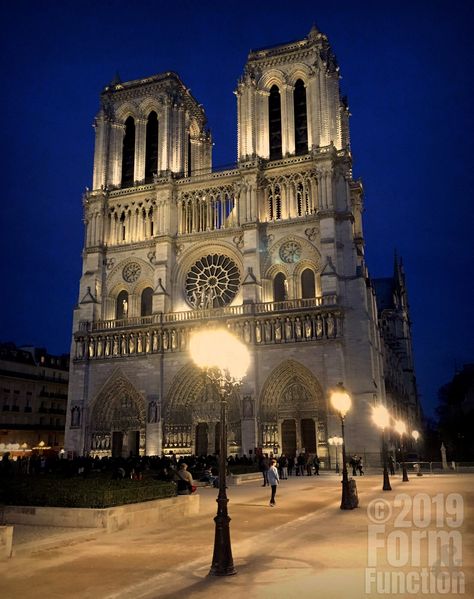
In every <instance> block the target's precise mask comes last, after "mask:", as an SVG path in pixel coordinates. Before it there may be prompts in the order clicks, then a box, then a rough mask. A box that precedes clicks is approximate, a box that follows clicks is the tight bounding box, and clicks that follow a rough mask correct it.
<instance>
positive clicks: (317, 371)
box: [65, 27, 417, 466]
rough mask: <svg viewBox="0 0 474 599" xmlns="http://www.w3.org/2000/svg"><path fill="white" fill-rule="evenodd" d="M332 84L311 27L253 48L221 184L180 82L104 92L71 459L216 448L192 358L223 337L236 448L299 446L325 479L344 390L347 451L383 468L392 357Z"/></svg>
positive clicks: (195, 109)
mask: <svg viewBox="0 0 474 599" xmlns="http://www.w3.org/2000/svg"><path fill="white" fill-rule="evenodd" d="M339 79H340V76H339V68H338V66H337V63H336V59H335V57H334V55H333V53H332V51H331V48H330V46H329V43H328V40H327V38H326V36H325V35H324V34H322V33H321V32H319V31H318V30H317V29H316V28H315V27H313V28H312V29H311V31H310V33H309V34H308V36H307V37H306V38H304V39H302V40H300V41H296V42H292V43H287V44H282V45H279V46H276V47H272V48H269V49H262V50H258V51H255V52H251V53H250V54H249V57H248V60H247V64H246V66H245V69H244V73H243V75H242V77H241V79H240V80H239V82H238V85H237V90H236V97H237V137H238V157H237V158H238V160H237V163H236V165H235V167H234V168H228V169H224V170H223V169H213V166H212V141H211V136H210V133H209V130H208V129H207V127H206V117H205V114H204V110H203V108H202V106H201V105H200V104H198V102H197V101H196V100H195V98H194V97H193V96H192V95H191V93H190V91H189V90H188V89H187V88H186V86H185V85H184V84H183V82H182V81H181V80H180V78H179V76H178V75H177V74H175V73H172V72H168V73H163V74H160V75H156V76H152V77H149V78H146V79H140V80H136V81H130V82H121V81H118V80H116V81H114V82H112V83H111V84H110V85H108V86H107V87H106V88H105V89H104V91H103V92H102V94H101V107H100V111H99V113H98V115H97V117H96V120H95V157H94V173H93V186H92V189H91V190H88V191H87V193H86V194H85V195H84V198H83V203H84V219H85V228H86V234H85V245H84V252H83V271H82V277H81V281H80V292H79V303H78V305H77V307H76V309H75V311H74V323H73V340H72V347H71V370H70V390H69V403H68V420H67V425H66V447H65V448H66V450H68V451H70V452H75V453H76V454H79V455H81V454H88V455H98V456H104V455H113V456H120V455H121V456H128V455H131V454H132V455H138V454H141V455H144V454H146V455H156V454H161V453H162V452H165V453H167V452H170V451H173V452H174V453H178V454H179V453H182V454H189V453H197V454H206V453H213V452H214V451H215V449H216V448H217V447H218V439H219V434H220V425H219V404H218V401H217V398H216V395H215V392H214V391H213V389H212V388H209V386H208V385H206V382H205V379H204V377H203V374H202V372H200V371H199V370H198V369H197V368H196V367H195V366H194V365H193V362H192V360H191V357H190V355H189V351H188V343H189V337H190V334H191V333H192V332H193V331H195V330H198V329H201V328H202V327H206V326H217V325H219V326H223V327H227V328H228V329H229V330H230V331H232V332H233V333H235V335H237V336H238V337H239V338H240V339H242V340H243V342H244V343H245V344H246V345H247V347H248V349H249V351H250V354H251V366H250V369H249V371H248V374H247V376H246V377H245V379H244V380H243V383H242V385H241V387H240V388H239V389H237V390H236V391H235V392H234V394H233V396H232V397H231V398H230V401H229V405H228V442H229V448H228V449H229V452H230V453H235V454H243V453H246V454H247V455H248V454H249V453H251V452H254V451H255V450H256V448H261V449H262V450H263V451H274V452H277V453H285V454H287V455H289V454H295V453H296V452H299V451H302V450H305V451H307V452H309V453H317V454H318V455H319V457H320V459H321V461H322V462H323V464H325V465H326V466H327V465H328V464H329V462H330V459H331V455H330V452H329V449H330V446H329V445H328V437H330V436H331V435H335V434H337V435H338V434H340V421H339V419H338V417H337V416H336V415H335V414H334V413H333V412H332V411H331V408H330V404H329V393H330V390H331V389H332V388H333V387H334V386H335V385H336V384H337V383H339V382H343V384H344V386H345V387H346V388H347V389H348V391H349V392H350V394H351V396H352V409H351V411H350V412H349V414H348V415H347V417H346V431H347V440H346V442H347V446H348V451H354V452H358V453H359V454H361V455H366V456H370V455H378V453H379V450H380V436H379V433H378V432H377V431H376V430H374V427H373V425H372V422H371V418H370V412H371V406H372V405H373V403H374V402H375V401H382V402H384V403H385V402H387V397H386V391H385V379H384V360H385V358H384V344H383V337H382V331H381V327H380V326H379V320H378V312H377V303H376V295H375V287H374V286H373V285H372V284H371V282H370V279H369V276H368V272H367V268H366V265H365V259H364V238H363V231H362V211H363V189H362V185H361V183H360V181H356V180H354V179H353V178H352V157H351V151H350V140H349V111H348V107H347V105H346V103H345V102H344V101H343V100H342V99H341V96H340V90H339ZM414 394H415V398H414V399H413V398H412V400H413V401H415V403H416V402H417V397H416V387H415V390H414ZM405 412H406V416H407V418H408V419H409V420H410V419H411V420H412V421H413V422H412V424H413V423H414V421H415V420H416V417H417V416H416V411H414V410H412V409H408V408H407V410H406V411H405ZM405 412H404V413H405Z"/></svg>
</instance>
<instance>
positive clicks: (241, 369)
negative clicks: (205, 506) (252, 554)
mask: <svg viewBox="0 0 474 599" xmlns="http://www.w3.org/2000/svg"><path fill="white" fill-rule="evenodd" d="M189 345H190V352H191V355H192V358H193V360H194V362H195V363H196V364H197V365H198V366H199V367H200V368H203V369H204V370H205V371H206V373H207V375H208V377H209V378H210V379H211V381H212V382H213V383H214V384H215V386H216V387H217V389H218V391H219V400H220V429H221V430H220V455H219V493H218V495H217V500H216V501H217V514H216V516H215V518H214V522H215V524H216V529H215V536H214V553H213V556H212V565H211V569H210V571H209V575H210V576H231V575H232V574H235V573H236V570H235V568H234V560H233V557H232V546H231V542H230V526H229V523H230V517H229V514H228V511H227V504H228V503H229V500H228V498H227V491H226V474H227V421H226V420H227V400H228V398H229V396H230V394H231V393H232V390H233V389H234V388H235V387H236V386H237V385H239V384H240V381H241V379H242V378H243V377H244V375H245V372H246V370H247V367H248V364H249V355H248V351H247V348H246V347H245V345H244V344H243V343H241V342H240V341H239V340H238V339H236V338H235V337H234V336H233V335H231V334H230V333H229V332H228V331H227V330H225V329H220V330H212V329H211V330H204V331H200V332H198V333H194V335H193V336H192V337H191V340H190V344H189Z"/></svg>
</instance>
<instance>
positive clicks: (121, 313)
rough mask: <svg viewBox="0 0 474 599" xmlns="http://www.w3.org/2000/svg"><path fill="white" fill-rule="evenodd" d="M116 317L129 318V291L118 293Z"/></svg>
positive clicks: (118, 318)
mask: <svg viewBox="0 0 474 599" xmlns="http://www.w3.org/2000/svg"><path fill="white" fill-rule="evenodd" d="M115 318H116V319H117V320H122V319H124V318H128V292H127V291H125V290H122V291H121V292H120V293H119V294H118V295H117V301H116V304H115Z"/></svg>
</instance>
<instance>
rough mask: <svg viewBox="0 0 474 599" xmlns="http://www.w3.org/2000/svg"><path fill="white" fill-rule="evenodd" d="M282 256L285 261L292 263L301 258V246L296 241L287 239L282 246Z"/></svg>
mask: <svg viewBox="0 0 474 599" xmlns="http://www.w3.org/2000/svg"><path fill="white" fill-rule="evenodd" d="M280 258H281V259H282V260H283V262H286V263H287V264H291V263H292V262H298V260H299V259H300V258H301V246H300V244H299V243H297V242H296V241H287V242H286V243H284V244H283V245H282V246H281V248H280Z"/></svg>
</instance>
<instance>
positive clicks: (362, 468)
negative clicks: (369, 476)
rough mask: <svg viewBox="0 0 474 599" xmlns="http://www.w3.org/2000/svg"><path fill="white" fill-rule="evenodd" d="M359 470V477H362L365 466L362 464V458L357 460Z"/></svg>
mask: <svg viewBox="0 0 474 599" xmlns="http://www.w3.org/2000/svg"><path fill="white" fill-rule="evenodd" d="M357 470H358V471H359V476H362V475H363V474H364V464H363V462H362V458H359V459H358V460H357Z"/></svg>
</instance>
